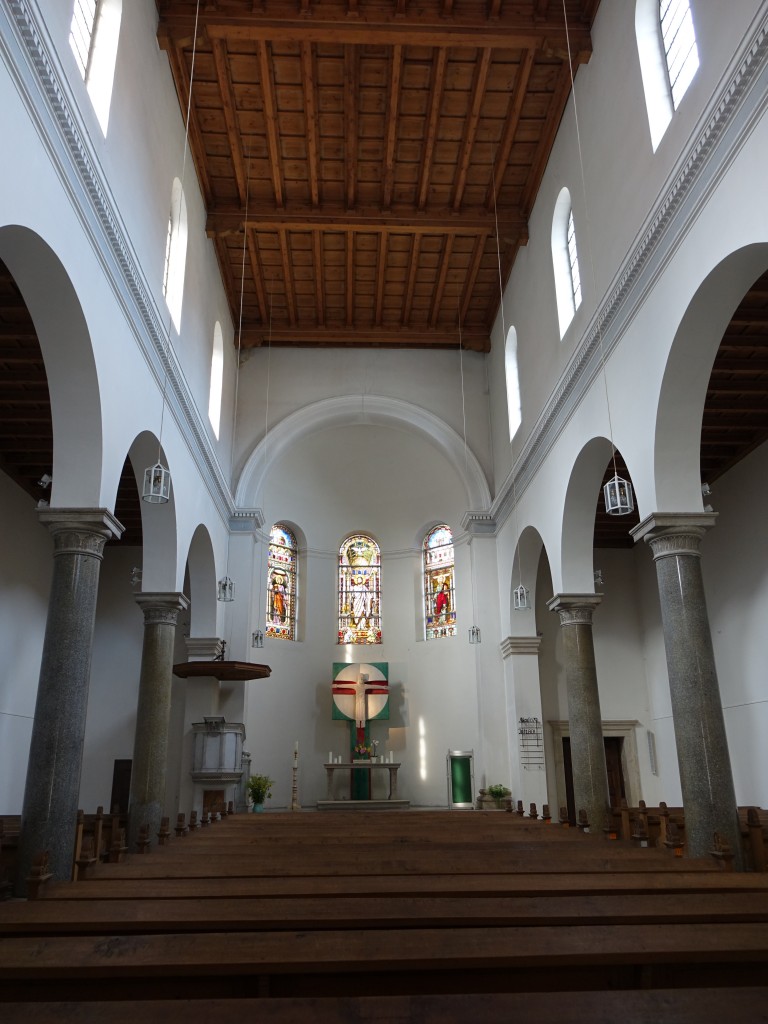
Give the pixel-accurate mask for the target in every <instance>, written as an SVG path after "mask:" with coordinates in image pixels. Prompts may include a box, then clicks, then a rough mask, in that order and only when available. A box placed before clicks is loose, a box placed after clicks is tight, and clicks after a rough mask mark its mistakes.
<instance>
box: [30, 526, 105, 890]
mask: <svg viewBox="0 0 768 1024" xmlns="http://www.w3.org/2000/svg"><path fill="white" fill-rule="evenodd" d="M39 517H40V522H41V523H43V524H44V525H45V526H47V527H48V529H49V530H50V532H51V534H52V535H53V578H52V580H51V593H50V598H49V602H48V618H47V621H46V625H45V639H44V641H43V655H42V660H41V663H40V680H39V683H38V688H37V703H36V705H35V720H34V723H33V726H32V739H31V743H30V750H29V765H28V768H27V783H26V788H25V790H24V804H23V809H22V818H21V822H22V823H21V841H20V848H19V865H18V880H17V886H16V894H17V895H24V894H25V893H26V879H27V877H28V875H29V872H30V868H31V865H32V862H33V859H34V858H35V856H36V855H37V854H39V853H42V852H44V851H46V850H47V851H48V863H49V868H50V870H51V872H52V873H53V876H54V878H57V879H62V880H69V879H70V878H71V877H72V855H73V850H74V840H75V828H76V825H77V810H78V801H79V796H80V772H81V769H82V760H83V741H84V738H85V718H86V711H87V708H88V685H89V682H90V675H91V650H92V646H93V631H94V624H95V621H96V598H97V594H98V589H99V571H100V569H101V561H102V557H103V552H104V544H105V543H106V542H107V541H108V540H109V539H110V538H111V537H120V535H121V534H122V532H123V527H122V526H121V524H120V523H119V522H118V521H117V520H116V519H115V517H114V516H113V515H112V514H111V513H110V512H108V511H107V510H106V509H90V508H88V509H82V508H77V509H76V508H72V509H49V508H47V509H44V510H43V511H41V512H40V513H39Z"/></svg>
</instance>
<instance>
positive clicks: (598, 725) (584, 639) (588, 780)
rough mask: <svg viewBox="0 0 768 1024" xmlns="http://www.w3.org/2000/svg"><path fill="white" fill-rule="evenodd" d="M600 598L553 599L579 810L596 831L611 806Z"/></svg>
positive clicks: (550, 604) (551, 606)
mask: <svg viewBox="0 0 768 1024" xmlns="http://www.w3.org/2000/svg"><path fill="white" fill-rule="evenodd" d="M600 600H601V598H600V596H599V595H598V594H556V595H555V596H554V597H553V598H552V600H551V601H548V602H547V607H548V608H549V609H550V610H551V611H553V612H557V614H558V615H559V616H560V625H561V627H562V636H563V654H564V659H565V678H566V683H567V686H568V719H569V727H570V733H571V763H572V766H573V796H574V800H575V803H576V808H575V809H576V814H577V815H578V813H579V811H582V810H584V811H586V812H587V820H588V821H589V826H590V831H592V832H598V833H599V832H600V831H601V830H602V829H603V828H605V827H606V826H607V825H608V807H609V798H608V773H607V771H606V767H605V746H604V744H603V722H602V717H601V714H600V696H599V693H598V689H597V670H596V668H595V646H594V642H593V638H592V613H593V612H594V609H595V608H596V607H597V605H598V604H600Z"/></svg>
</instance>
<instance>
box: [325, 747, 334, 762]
mask: <svg viewBox="0 0 768 1024" xmlns="http://www.w3.org/2000/svg"><path fill="white" fill-rule="evenodd" d="M326 764H333V751H332V750H329V751H328V760H327V761H326Z"/></svg>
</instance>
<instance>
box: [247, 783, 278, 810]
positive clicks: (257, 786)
mask: <svg viewBox="0 0 768 1024" xmlns="http://www.w3.org/2000/svg"><path fill="white" fill-rule="evenodd" d="M274 784H275V780H274V779H270V777H269V776H268V775H252V776H251V777H250V779H248V795H249V796H250V798H251V800H252V801H253V809H254V811H256V812H260V811H263V810H264V801H265V800H266V799H267V798H268V797H270V796H272V787H273V786H274Z"/></svg>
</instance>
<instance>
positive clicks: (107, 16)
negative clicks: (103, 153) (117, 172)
mask: <svg viewBox="0 0 768 1024" xmlns="http://www.w3.org/2000/svg"><path fill="white" fill-rule="evenodd" d="M122 13H123V0H75V5H74V8H73V11H72V22H71V24H70V27H69V45H70V47H71V48H72V52H73V53H74V55H75V60H76V61H77V67H78V69H79V71H80V74H81V75H82V77H83V81H84V82H85V85H86V88H87V89H88V95H89V96H90V98H91V103H92V104H93V109H94V110H95V112H96V117H97V118H98V121H99V124H100V125H101V130H102V132H104V134H105V135H106V134H107V126H108V124H109V108H110V103H111V101H112V85H113V83H114V80H115V64H116V62H117V41H118V37H119V35H120V19H121V17H122Z"/></svg>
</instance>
